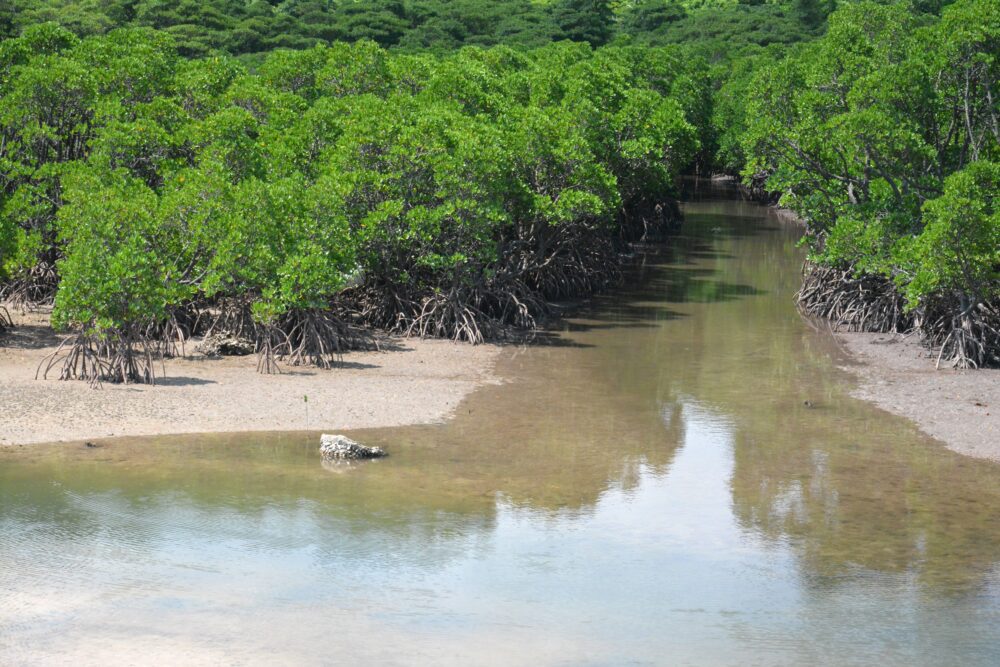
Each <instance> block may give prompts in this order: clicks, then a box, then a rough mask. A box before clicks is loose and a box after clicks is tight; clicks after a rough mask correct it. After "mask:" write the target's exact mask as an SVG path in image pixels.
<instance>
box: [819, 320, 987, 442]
mask: <svg viewBox="0 0 1000 667" xmlns="http://www.w3.org/2000/svg"><path fill="white" fill-rule="evenodd" d="M836 336H837V340H838V341H839V342H840V343H841V345H842V346H843V348H844V349H845V350H846V351H847V352H849V353H850V354H851V356H852V357H853V358H854V360H855V361H856V363H855V364H852V365H851V366H850V367H849V370H851V371H852V372H854V373H855V374H856V375H857V376H858V378H859V384H858V387H857V388H856V389H855V390H854V392H853V395H854V396H856V397H857V398H861V399H864V400H867V401H871V402H872V403H875V404H876V405H878V406H879V407H881V408H882V409H883V410H886V411H888V412H891V413H893V414H897V415H901V416H903V417H906V418H908V419H910V420H911V421H913V422H915V423H916V424H917V426H919V427H920V429H921V430H923V431H924V432H925V433H927V434H928V435H930V436H932V437H934V438H937V439H938V440H940V441H942V442H943V443H944V444H945V445H947V447H948V448H949V449H951V450H953V451H955V452H958V453H960V454H965V455H968V456H975V457H978V458H985V459H992V460H995V461H1000V369H979V370H956V369H952V368H950V367H948V366H946V365H944V364H942V367H941V368H936V367H935V365H936V355H934V354H933V353H932V352H931V351H930V350H928V349H927V348H925V347H924V346H922V345H921V344H920V343H919V341H918V339H917V336H916V335H913V336H909V337H906V336H902V335H893V334H872V333H838V334H836Z"/></svg>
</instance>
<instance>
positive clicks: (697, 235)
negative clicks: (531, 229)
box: [0, 197, 1000, 665]
mask: <svg viewBox="0 0 1000 667" xmlns="http://www.w3.org/2000/svg"><path fill="white" fill-rule="evenodd" d="M696 199H697V198H696ZM686 215H687V222H686V224H685V227H684V230H683V232H682V235H681V236H680V237H679V238H677V239H675V240H674V241H673V242H672V244H671V247H670V248H669V249H666V250H662V249H661V250H659V251H657V252H650V253H649V254H646V255H643V256H642V257H641V258H640V259H639V260H638V264H637V266H636V268H635V270H634V271H633V274H632V275H631V276H630V279H629V282H628V286H627V287H625V288H623V289H620V290H618V291H615V292H613V293H609V294H607V295H605V296H602V297H600V298H599V299H597V300H595V301H594V302H593V303H592V304H591V305H589V306H587V307H586V308H585V309H584V310H582V311H580V312H578V313H577V315H576V316H574V317H571V318H568V319H567V320H566V321H565V322H564V323H563V324H562V325H561V327H558V328H557V330H556V331H554V332H553V334H552V335H551V337H547V338H548V340H547V341H546V343H547V344H544V345H537V346H533V347H530V348H526V349H514V348H512V349H510V350H507V351H506V352H505V353H504V356H503V359H502V361H501V363H500V367H499V371H500V374H501V375H502V376H503V377H504V378H506V379H507V381H506V382H505V383H504V384H502V385H499V386H488V387H484V388H482V389H481V390H479V391H478V392H476V393H475V394H473V396H472V397H471V398H470V399H468V400H467V401H466V402H465V403H463V404H462V406H461V407H460V409H459V411H458V414H457V415H456V417H455V419H454V420H452V421H451V422H449V423H448V424H445V425H440V426H427V427H413V428H396V429H384V430H371V431H359V432H355V433H353V434H351V435H353V436H354V437H356V438H358V439H361V440H363V441H365V442H368V443H371V444H378V445H382V446H384V447H386V448H387V449H388V450H390V452H391V453H392V455H391V457H390V458H388V459H385V460H380V461H374V462H370V463H365V464H360V465H353V466H329V467H323V466H322V465H321V464H320V461H319V458H318V454H317V451H316V444H317V440H318V438H317V437H316V434H290V435H259V436H257V435H252V436H246V435H240V436H205V437H198V438H191V437H172V438H161V439H157V440H133V441H129V440H120V441H114V442H109V443H106V444H104V445H103V446H102V447H100V448H86V447H83V446H57V447H31V448H18V449H6V450H0V664H4V665H19V664H38V663H45V664H74V665H79V664H104V665H110V664H122V663H125V664H129V663H134V664H253V665H256V664H261V665H275V664H304V665H313V664H345V665H355V664H389V665H394V664H400V665H409V664H455V665H479V664H484V665H626V664H656V665H686V664H690V665H786V664H787V665H797V664H821V665H822V664H829V665H872V664H880V665H958V664H961V665H996V664H1000V638H998V636H997V634H996V629H997V628H998V627H1000V568H998V565H997V563H998V561H1000V466H997V465H995V464H991V463H986V462H982V461H975V460H971V459H966V458H963V457H960V456H958V455H956V454H953V453H950V452H948V451H947V450H945V449H944V448H943V447H942V446H941V445H940V444H938V443H936V442H934V441H932V440H929V439H928V438H926V437H924V436H921V435H920V434H919V433H917V432H916V431H915V430H914V428H912V427H911V426H910V425H909V424H908V423H907V422H905V421H903V420H900V419H897V418H894V417H891V416H889V415H887V414H885V413H883V412H880V411H878V410H876V409H875V408H873V407H871V406H869V405H867V404H865V403H861V402H859V401H856V400H854V399H852V398H850V397H849V396H848V395H847V392H848V391H849V389H850V386H851V381H850V379H849V378H848V377H847V376H846V375H845V374H844V373H843V372H842V371H839V370H838V369H837V366H838V364H843V363H844V360H843V359H842V358H841V357H840V356H839V353H838V351H837V349H836V347H835V344H834V343H833V342H832V339H831V338H830V337H829V336H828V335H826V334H825V333H823V332H821V331H815V330H813V329H812V328H811V327H810V326H809V325H808V324H807V323H805V322H803V321H802V319H801V318H800V317H799V316H798V315H797V314H796V312H795V309H794V307H793V305H792V295H793V293H794V291H795V289H796V287H797V284H798V278H799V267H800V264H801V262H802V251H801V249H799V248H797V247H796V240H797V238H798V234H799V232H798V230H797V229H796V228H795V227H794V226H792V225H789V224H787V223H783V222H780V221H778V220H777V219H776V218H774V217H773V216H772V215H771V214H770V213H769V212H768V211H767V210H766V209H764V208H762V207H758V206H756V205H753V204H748V203H741V202H737V201H731V200H719V199H713V198H711V197H708V198H703V199H701V200H696V201H692V202H690V203H688V204H687V205H686ZM401 354H402V353H401ZM334 372H335V371H334ZM806 401H809V403H810V404H811V405H810V406H807V405H806V403H805V402H806Z"/></svg>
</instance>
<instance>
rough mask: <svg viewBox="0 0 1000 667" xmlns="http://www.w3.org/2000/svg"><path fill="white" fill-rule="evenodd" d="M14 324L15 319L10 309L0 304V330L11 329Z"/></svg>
mask: <svg viewBox="0 0 1000 667" xmlns="http://www.w3.org/2000/svg"><path fill="white" fill-rule="evenodd" d="M13 326H14V320H12V319H11V317H10V311H8V310H7V309H6V308H4V307H3V306H0V332H2V331H3V330H4V329H10V328H12V327H13Z"/></svg>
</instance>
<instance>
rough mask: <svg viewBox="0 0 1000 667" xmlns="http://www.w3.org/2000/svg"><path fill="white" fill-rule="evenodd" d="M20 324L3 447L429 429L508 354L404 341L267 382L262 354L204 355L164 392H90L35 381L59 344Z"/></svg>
mask: <svg viewBox="0 0 1000 667" xmlns="http://www.w3.org/2000/svg"><path fill="white" fill-rule="evenodd" d="M14 317H15V321H16V322H17V323H18V324H19V326H18V327H17V328H16V329H15V330H14V331H13V332H11V333H8V334H3V335H0V406H2V409H0V445H14V444H28V443H37V442H55V441H62V440H68V441H76V440H84V439H91V438H103V437H110V436H123V435H128V436H139V435H160V434H171V433H208V432H223V431H290V430H337V429H353V428H367V427H380V426H398V425H403V424H419V423H431V422H437V421H441V420H444V419H445V418H447V417H448V415H449V414H450V413H451V412H452V410H454V408H455V406H456V405H457V404H458V403H459V401H461V400H462V398H464V397H465V396H466V395H467V394H468V393H469V392H470V391H472V390H473V389H474V388H475V387H477V386H478V385H480V384H483V383H488V382H495V381H497V380H496V378H495V376H494V375H493V365H494V361H495V360H496V357H497V355H498V354H499V351H500V348H498V347H495V346H490V345H480V346H475V347H474V346H471V345H464V344H457V343H452V342H449V341H439V340H413V339H406V340H398V341H392V345H391V347H392V348H394V349H392V350H391V351H385V352H358V353H350V354H347V355H345V356H344V365H343V367H340V368H335V369H332V370H328V371H324V370H320V369H315V368H310V367H305V368H289V367H283V370H284V373H282V374H281V375H270V376H267V375H259V374H258V373H257V372H256V358H255V357H254V356H249V357H228V358H224V359H206V358H204V357H200V355H196V356H192V357H191V358H187V359H172V360H168V361H167V362H166V374H165V376H164V377H162V378H159V379H158V383H157V385H156V386H152V387H150V386H141V385H110V384H105V385H104V386H103V388H101V389H91V388H89V387H88V386H87V383H86V382H60V381H58V380H54V379H50V380H35V379H34V376H35V369H36V368H37V366H38V363H39V361H40V360H41V359H42V358H44V357H45V356H46V355H47V354H49V353H50V352H52V351H53V350H54V349H55V347H54V346H55V345H56V344H57V343H58V342H59V338H58V337H56V336H54V335H53V334H52V331H51V329H49V328H48V327H47V326H46V325H45V318H44V317H39V316H30V315H29V316H19V315H18V314H14ZM192 348H193V346H191V347H189V348H188V350H187V351H188V353H189V354H192V355H193V354H194V353H193V349H192ZM158 370H159V371H160V372H162V369H158ZM305 396H308V405H307V403H306V401H305V400H304V397H305Z"/></svg>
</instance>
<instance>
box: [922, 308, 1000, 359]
mask: <svg viewBox="0 0 1000 667" xmlns="http://www.w3.org/2000/svg"><path fill="white" fill-rule="evenodd" d="M961 305H962V304H961V299H960V298H959V297H957V296H942V297H938V298H936V299H933V300H932V301H931V302H930V303H929V304H927V306H925V307H924V308H923V309H922V316H921V319H920V330H921V331H922V332H923V334H924V336H925V340H926V341H927V342H928V343H929V344H930V345H931V346H934V347H938V346H939V347H940V350H939V352H938V356H937V365H938V366H939V367H940V366H941V363H942V362H946V363H949V364H950V365H951V366H952V367H953V368H982V367H985V366H1000V307H998V304H997V303H995V302H993V303H975V304H966V306H965V307H964V308H962V307H961ZM956 312H957V313H958V314H955V313H956Z"/></svg>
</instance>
